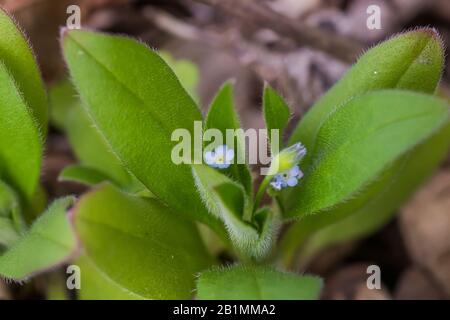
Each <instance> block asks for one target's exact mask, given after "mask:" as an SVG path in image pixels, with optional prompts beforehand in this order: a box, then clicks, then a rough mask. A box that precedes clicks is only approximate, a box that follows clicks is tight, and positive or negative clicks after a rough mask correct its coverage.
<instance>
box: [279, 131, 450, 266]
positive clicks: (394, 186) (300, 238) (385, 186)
mask: <svg viewBox="0 0 450 320" xmlns="http://www.w3.org/2000/svg"><path fill="white" fill-rule="evenodd" d="M449 148H450V122H448V123H447V124H446V125H445V127H444V128H442V129H441V130H440V131H439V132H437V133H436V134H434V135H433V136H432V137H431V138H430V139H428V140H427V142H426V143H422V144H420V145H418V146H417V147H416V148H415V149H414V150H413V151H411V152H409V153H408V154H407V155H406V156H405V157H402V158H401V159H399V160H398V161H396V162H395V163H394V164H393V165H392V166H391V167H390V168H389V169H388V170H386V172H385V173H384V174H383V175H382V176H381V177H380V179H379V182H377V183H376V184H375V185H372V186H370V189H371V190H365V192H364V193H362V196H361V197H358V202H357V203H354V202H348V203H345V204H343V205H341V206H338V207H336V208H333V209H331V210H328V211H324V212H323V213H320V214H316V215H311V216H306V217H305V218H304V219H302V220H300V221H299V222H297V223H296V224H294V226H293V227H291V228H290V229H289V230H288V231H287V233H286V234H285V236H284V237H283V240H282V242H281V251H283V254H284V263H285V264H286V265H291V264H292V263H293V262H294V261H293V259H294V257H295V254H296V253H297V252H298V253H299V257H298V261H299V262H300V263H301V264H302V265H303V266H305V265H307V263H308V262H309V261H310V260H311V259H312V258H313V257H314V256H315V255H316V254H317V253H318V252H320V250H323V249H324V248H326V247H329V246H331V245H333V244H338V243H342V242H345V241H350V240H354V239H357V238H359V237H361V236H366V235H368V234H370V233H373V232H375V231H376V230H377V229H378V228H380V227H382V226H383V225H384V224H385V223H387V222H388V221H389V219H390V218H391V217H392V215H393V214H394V213H395V209H397V208H398V207H399V206H400V205H401V204H402V203H403V202H405V201H406V200H407V199H408V198H409V197H410V195H411V194H412V193H413V192H414V191H415V190H416V189H417V187H418V186H420V185H421V184H422V183H423V182H425V180H426V179H427V178H428V177H429V176H430V174H432V173H433V172H434V171H435V170H436V167H437V166H438V164H439V163H440V162H442V160H443V159H444V158H445V157H446V155H447V154H448V150H449ZM355 204H356V205H355ZM299 249H300V251H298V250H299Z"/></svg>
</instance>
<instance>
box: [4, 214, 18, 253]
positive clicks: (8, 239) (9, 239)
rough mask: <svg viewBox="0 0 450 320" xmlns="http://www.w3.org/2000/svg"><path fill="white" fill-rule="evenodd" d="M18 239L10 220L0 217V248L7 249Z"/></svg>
mask: <svg viewBox="0 0 450 320" xmlns="http://www.w3.org/2000/svg"><path fill="white" fill-rule="evenodd" d="M18 239H19V233H18V232H17V230H16V228H15V226H14V223H13V221H12V220H11V219H9V218H5V217H2V216H0V247H1V246H5V247H9V246H11V245H12V244H13V243H14V242H16V241H17V240H18Z"/></svg>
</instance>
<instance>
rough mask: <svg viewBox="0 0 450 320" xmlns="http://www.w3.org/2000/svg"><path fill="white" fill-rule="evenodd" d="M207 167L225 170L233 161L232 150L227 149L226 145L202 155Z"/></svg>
mask: <svg viewBox="0 0 450 320" xmlns="http://www.w3.org/2000/svg"><path fill="white" fill-rule="evenodd" d="M204 159H205V162H206V164H207V165H209V166H210V167H213V168H218V169H226V168H228V167H229V166H230V165H231V163H232V162H233V159H234V150H233V149H229V148H228V147H227V145H226V144H224V145H220V146H218V147H216V148H215V149H214V150H213V151H207V152H205V154H204Z"/></svg>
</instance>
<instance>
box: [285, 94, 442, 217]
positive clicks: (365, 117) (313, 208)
mask: <svg viewBox="0 0 450 320" xmlns="http://www.w3.org/2000/svg"><path fill="white" fill-rule="evenodd" d="M448 118H449V107H448V105H447V104H446V103H445V102H444V101H443V100H441V99H438V98H435V97H432V96H426V95H423V94H418V93H413V92H407V91H400V90H382V91H374V92H371V93H368V94H365V95H362V96H359V97H356V98H354V99H352V100H350V101H349V102H348V103H346V104H344V105H342V106H341V107H339V108H337V110H336V111H335V112H334V113H333V114H331V115H330V116H329V118H328V119H327V120H326V121H325V122H324V123H323V125H322V127H321V129H320V131H319V133H318V137H317V143H316V145H315V148H314V150H312V165H311V166H310V167H309V168H308V169H307V170H308V171H307V172H306V173H305V178H304V180H303V181H302V183H301V187H300V188H299V193H298V194H297V195H296V197H292V198H290V202H288V203H287V204H286V214H287V216H288V217H296V216H302V215H305V214H311V213H316V212H318V211H321V210H324V209H327V208H330V207H332V206H335V205H337V204H339V203H341V202H343V201H346V200H347V199H349V198H350V197H352V196H354V194H355V193H356V192H358V191H359V190H360V189H361V188H362V187H364V186H366V185H367V184H368V183H370V182H372V181H373V180H375V179H376V178H377V177H378V175H379V174H380V173H381V172H382V171H383V169H384V168H385V167H386V166H387V165H390V164H391V163H392V162H393V161H395V160H396V159H397V158H398V157H400V156H401V155H403V154H404V153H406V152H407V151H409V150H410V149H412V148H413V147H414V146H416V145H417V144H418V143H420V142H423V141H424V140H425V139H427V138H429V137H430V136H431V135H432V134H433V133H435V132H436V131H437V130H438V129H439V128H441V127H442V126H443V125H444V124H445V122H446V121H448Z"/></svg>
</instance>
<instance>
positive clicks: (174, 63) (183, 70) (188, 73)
mask: <svg viewBox="0 0 450 320" xmlns="http://www.w3.org/2000/svg"><path fill="white" fill-rule="evenodd" d="M159 55H160V57H161V58H163V59H164V61H165V62H166V63H167V64H168V65H169V66H170V68H172V70H173V72H174V73H175V74H176V76H177V77H178V79H180V83H181V85H182V86H183V87H184V89H185V90H186V91H187V92H188V93H189V95H190V96H191V97H192V99H194V101H196V102H198V101H199V98H198V94H197V85H198V82H199V71H198V68H197V66H196V65H195V64H193V63H192V62H191V61H189V60H184V59H174V58H173V57H172V56H171V55H170V53H168V52H162V51H160V52H159Z"/></svg>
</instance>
